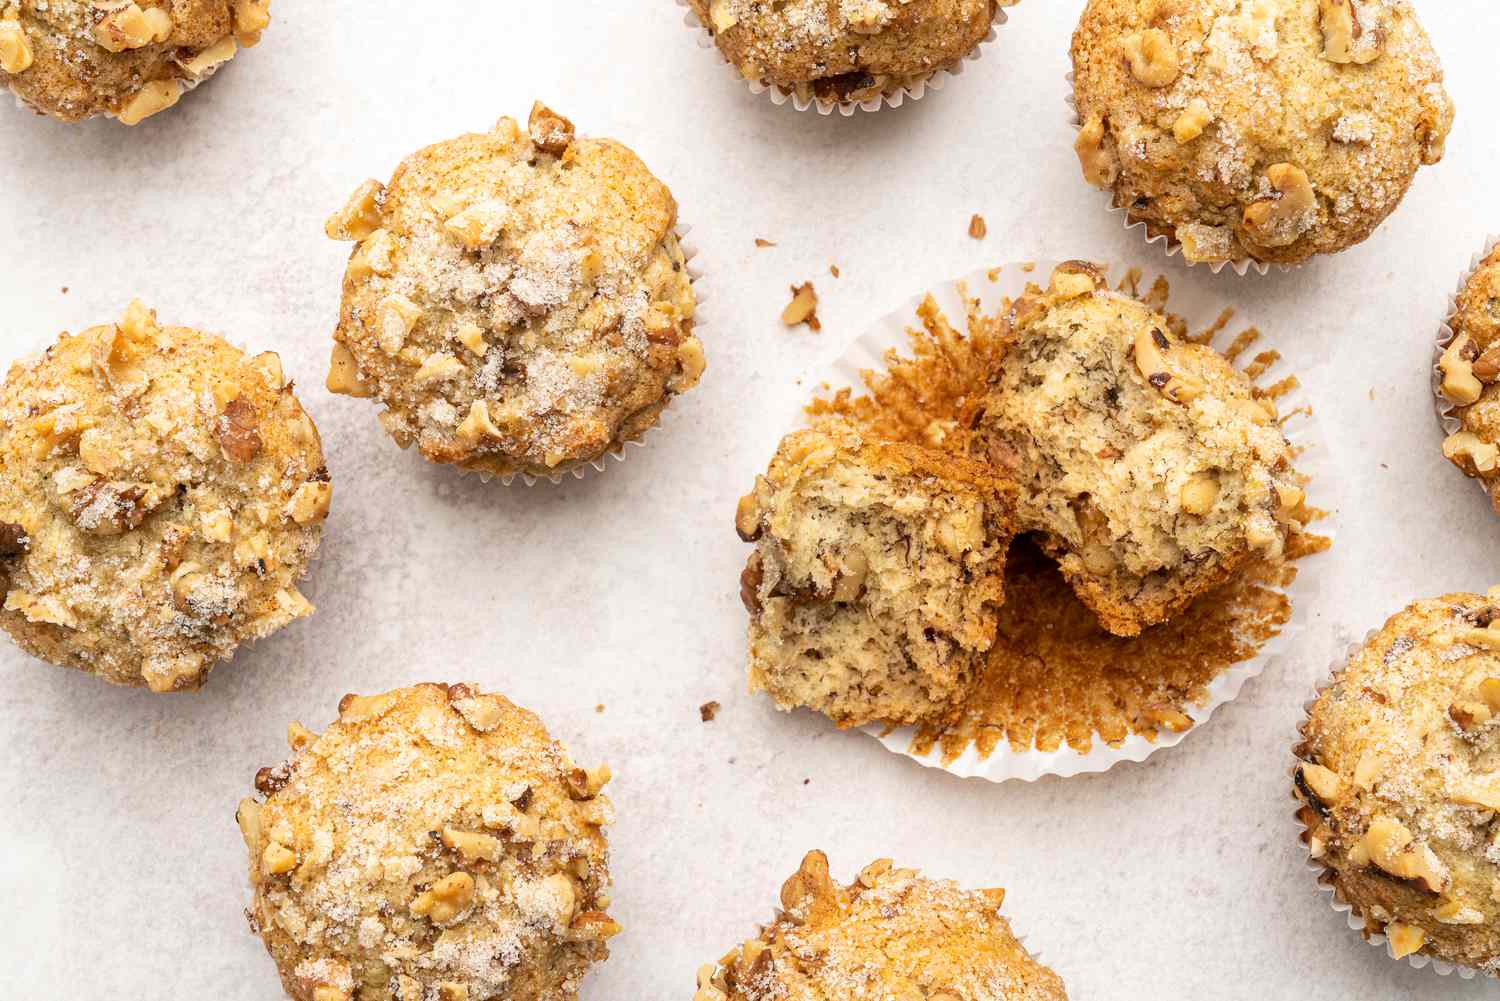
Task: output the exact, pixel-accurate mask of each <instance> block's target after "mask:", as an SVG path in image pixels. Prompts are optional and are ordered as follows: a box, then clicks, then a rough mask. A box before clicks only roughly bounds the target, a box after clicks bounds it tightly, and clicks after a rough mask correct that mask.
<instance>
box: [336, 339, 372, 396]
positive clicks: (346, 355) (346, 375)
mask: <svg viewBox="0 0 1500 1001" xmlns="http://www.w3.org/2000/svg"><path fill="white" fill-rule="evenodd" d="M327 386H328V391H329V392H330V393H337V394H339V395H340V396H353V397H358V398H361V399H363V398H365V397H368V396H370V395H371V390H370V387H369V386H367V385H365V384H364V382H363V381H362V380H361V379H360V377H359V363H358V362H356V361H355V360H354V353H353V352H352V351H350V350H349V349H348V348H346V347H345V346H344V345H342V344H335V345H334V346H333V355H332V357H330V358H329V360H328V382H327Z"/></svg>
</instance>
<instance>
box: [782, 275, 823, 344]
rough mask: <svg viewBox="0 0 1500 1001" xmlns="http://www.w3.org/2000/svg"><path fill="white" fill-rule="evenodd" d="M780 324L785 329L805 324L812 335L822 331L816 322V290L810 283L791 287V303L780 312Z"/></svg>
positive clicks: (820, 324) (821, 325)
mask: <svg viewBox="0 0 1500 1001" xmlns="http://www.w3.org/2000/svg"><path fill="white" fill-rule="evenodd" d="M781 322H782V325H783V326H787V327H795V326H796V325H797V324H799V323H805V324H807V326H808V329H810V330H812V331H813V332H814V333H816V332H818V331H820V330H822V329H823V324H822V323H820V322H819V321H818V290H817V289H815V288H813V283H812V282H803V283H802V284H801V285H793V286H792V301H791V302H789V303H787V306H786V309H783V310H782V311H781Z"/></svg>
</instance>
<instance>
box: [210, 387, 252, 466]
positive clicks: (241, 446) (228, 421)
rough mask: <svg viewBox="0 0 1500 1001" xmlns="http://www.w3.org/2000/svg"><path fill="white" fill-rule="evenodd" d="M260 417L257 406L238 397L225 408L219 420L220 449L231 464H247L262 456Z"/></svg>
mask: <svg viewBox="0 0 1500 1001" xmlns="http://www.w3.org/2000/svg"><path fill="white" fill-rule="evenodd" d="M259 420H260V418H259V416H258V415H257V414H256V412H255V405H254V404H253V403H251V402H250V401H249V400H247V399H245V398H244V397H236V398H235V399H233V400H231V401H230V403H229V405H228V406H226V407H225V408H224V413H223V415H222V416H221V417H220V418H219V434H218V438H219V447H220V448H221V449H223V450H224V457H225V458H227V459H228V460H229V461H230V462H238V463H241V464H243V463H246V462H249V461H251V460H252V459H254V458H255V457H256V456H257V455H259V454H260V449H261V439H260V432H259V431H257V430H256V425H257V424H258V423H259Z"/></svg>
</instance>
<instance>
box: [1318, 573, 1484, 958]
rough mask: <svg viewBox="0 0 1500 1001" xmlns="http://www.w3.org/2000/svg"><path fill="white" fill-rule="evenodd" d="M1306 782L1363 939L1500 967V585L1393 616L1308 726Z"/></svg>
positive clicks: (1332, 871) (1327, 875) (1336, 882)
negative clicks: (1376, 938)
mask: <svg viewBox="0 0 1500 1001" xmlns="http://www.w3.org/2000/svg"><path fill="white" fill-rule="evenodd" d="M1302 732H1303V737H1304V739H1303V741H1302V743H1301V744H1300V745H1299V747H1298V748H1297V757H1298V759H1300V760H1299V761H1298V765H1297V769H1296V772H1295V775H1294V780H1295V781H1294V791H1295V794H1296V796H1297V798H1298V799H1299V800H1300V802H1301V804H1302V806H1301V809H1300V811H1299V814H1298V816H1299V817H1300V818H1301V820H1302V822H1303V824H1304V825H1305V826H1306V828H1307V831H1306V833H1305V835H1304V836H1303V840H1304V841H1305V842H1306V844H1307V847H1308V850H1309V851H1310V853H1311V855H1312V858H1313V859H1314V860H1315V861H1316V862H1318V863H1320V864H1321V865H1322V866H1324V870H1325V871H1324V876H1323V882H1324V884H1325V885H1331V886H1332V887H1333V888H1334V889H1335V891H1336V892H1337V894H1338V896H1339V897H1340V898H1341V899H1343V900H1345V901H1347V902H1348V903H1349V904H1351V905H1353V908H1354V911H1355V913H1356V914H1357V915H1359V916H1360V917H1362V918H1363V919H1364V922H1365V934H1366V935H1372V934H1384V935H1385V936H1386V938H1387V940H1388V941H1389V943H1390V947H1391V951H1392V954H1393V955H1395V956H1396V958H1398V959H1399V958H1402V957H1404V956H1407V955H1411V954H1413V953H1421V954H1422V955H1426V956H1431V957H1433V958H1435V959H1441V960H1446V961H1448V962H1451V963H1457V964H1460V965H1461V966H1465V967H1469V968H1472V969H1476V970H1480V971H1482V972H1484V973H1486V974H1488V975H1490V976H1495V975H1497V974H1500V820H1497V819H1496V812H1497V811H1500V588H1495V589H1492V590H1491V591H1490V592H1489V594H1488V595H1478V594H1449V595H1444V596H1443V597H1441V598H1433V599H1428V600H1424V601H1418V602H1416V603H1414V604H1412V605H1411V606H1409V607H1408V608H1406V609H1405V610H1404V611H1402V612H1400V613H1399V614H1397V615H1395V616H1394V617H1393V618H1391V620H1390V621H1389V622H1387V623H1386V624H1385V626H1384V627H1383V628H1382V629H1381V630H1380V631H1379V632H1378V633H1375V634H1374V635H1373V636H1371V637H1370V638H1369V639H1368V640H1366V641H1365V643H1364V644H1363V645H1362V646H1360V648H1359V649H1358V650H1357V651H1356V652H1354V653H1353V654H1352V655H1351V656H1350V657H1349V659H1348V661H1347V662H1346V663H1345V665H1344V666H1343V667H1342V668H1341V669H1340V670H1339V671H1337V673H1336V674H1335V677H1334V679H1333V684H1332V686H1331V687H1329V688H1327V689H1326V690H1324V691H1323V692H1322V693H1321V694H1320V695H1319V696H1318V698H1317V701H1316V702H1315V703H1314V705H1313V706H1312V708H1311V710H1310V711H1309V713H1308V719H1307V722H1306V723H1305V724H1304V725H1303V731H1302Z"/></svg>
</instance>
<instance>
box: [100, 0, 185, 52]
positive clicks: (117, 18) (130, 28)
mask: <svg viewBox="0 0 1500 1001" xmlns="http://www.w3.org/2000/svg"><path fill="white" fill-rule="evenodd" d="M171 34H172V15H171V14H170V13H168V12H167V11H166V10H165V9H164V8H162V7H150V8H147V9H145V10H142V9H141V7H140V5H139V4H135V3H130V4H126V5H125V6H123V7H119V8H118V9H115V10H112V11H110V12H109V13H108V14H106V15H105V16H104V17H103V19H102V20H100V21H99V23H98V24H96V25H94V41H95V42H97V43H99V47H100V48H102V49H105V50H106V51H109V52H125V51H127V50H129V49H139V48H143V47H145V46H147V45H150V44H152V43H153V42H164V41H166V40H167V37H168V36H169V35H171Z"/></svg>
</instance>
